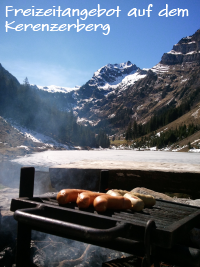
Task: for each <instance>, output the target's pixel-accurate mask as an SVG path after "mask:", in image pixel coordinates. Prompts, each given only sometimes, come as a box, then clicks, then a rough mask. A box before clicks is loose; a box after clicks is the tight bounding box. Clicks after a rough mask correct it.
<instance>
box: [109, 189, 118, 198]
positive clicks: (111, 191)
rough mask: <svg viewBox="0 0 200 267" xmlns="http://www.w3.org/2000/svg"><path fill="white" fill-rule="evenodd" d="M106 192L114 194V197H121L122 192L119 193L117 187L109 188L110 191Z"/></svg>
mask: <svg viewBox="0 0 200 267" xmlns="http://www.w3.org/2000/svg"><path fill="white" fill-rule="evenodd" d="M106 194H108V195H110V196H113V197H120V196H121V194H120V193H118V192H117V191H116V190H115V189H111V190H109V191H108V192H106Z"/></svg>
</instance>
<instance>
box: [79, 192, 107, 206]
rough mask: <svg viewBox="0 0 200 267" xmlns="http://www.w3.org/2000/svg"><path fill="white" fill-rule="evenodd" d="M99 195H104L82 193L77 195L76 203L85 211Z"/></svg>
mask: <svg viewBox="0 0 200 267" xmlns="http://www.w3.org/2000/svg"><path fill="white" fill-rule="evenodd" d="M101 195H105V193H99V192H92V191H88V192H82V193H80V194H78V197H77V201H76V203H77V205H78V207H79V208H83V209H86V208H88V207H89V206H91V205H92V204H93V201H94V199H95V198H96V197H98V196H101Z"/></svg>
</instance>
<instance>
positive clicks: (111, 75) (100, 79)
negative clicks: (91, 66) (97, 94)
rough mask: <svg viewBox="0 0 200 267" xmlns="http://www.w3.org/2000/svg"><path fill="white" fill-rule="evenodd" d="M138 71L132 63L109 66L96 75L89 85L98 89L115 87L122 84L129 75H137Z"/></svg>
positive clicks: (99, 70)
mask: <svg viewBox="0 0 200 267" xmlns="http://www.w3.org/2000/svg"><path fill="white" fill-rule="evenodd" d="M138 69H139V68H138V67H137V66H136V65H135V64H132V63H131V62H130V61H127V62H124V63H120V64H107V65H105V66H104V67H102V68H100V69H98V70H97V71H96V72H95V73H94V75H93V77H92V79H91V80H90V81H89V85H90V86H98V87H104V86H105V85H115V84H118V83H119V82H121V81H122V80H123V79H124V78H125V77H126V76H127V75H129V74H133V73H135V72H136V71H137V70H138Z"/></svg>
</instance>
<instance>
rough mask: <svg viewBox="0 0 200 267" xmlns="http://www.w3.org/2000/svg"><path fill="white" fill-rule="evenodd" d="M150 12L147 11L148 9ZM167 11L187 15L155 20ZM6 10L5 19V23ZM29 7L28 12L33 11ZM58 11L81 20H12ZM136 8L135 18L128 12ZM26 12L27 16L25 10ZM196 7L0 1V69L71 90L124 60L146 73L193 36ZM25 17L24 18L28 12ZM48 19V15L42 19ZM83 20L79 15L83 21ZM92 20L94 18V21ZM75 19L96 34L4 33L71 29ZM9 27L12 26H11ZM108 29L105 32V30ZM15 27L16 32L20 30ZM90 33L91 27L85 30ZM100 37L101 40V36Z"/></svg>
mask: <svg viewBox="0 0 200 267" xmlns="http://www.w3.org/2000/svg"><path fill="white" fill-rule="evenodd" d="M98 4H99V5H100V8H101V9H106V12H107V11H109V10H110V9H114V10H116V9H117V6H119V9H120V10H121V11H119V12H118V14H119V16H118V17H117V12H116V11H115V12H112V11H110V12H108V13H107V14H108V15H109V14H112V13H114V14H113V15H111V16H106V13H104V14H103V15H102V16H100V17H98V16H97V14H96V13H95V12H94V13H90V14H94V16H89V15H88V17H87V18H86V19H85V20H83V19H81V18H85V17H86V14H87V13H89V11H91V10H92V9H97V8H98ZM150 4H151V5H152V6H151V8H150V9H151V10H152V11H150V12H149V17H148V12H147V11H145V15H144V16H138V10H140V14H143V9H144V10H147V9H148V6H149V5H150ZM166 5H168V11H170V10H172V9H176V10H175V11H174V12H172V13H171V14H172V15H174V14H176V13H177V9H178V8H179V9H187V10H188V12H189V16H186V13H185V15H184V17H182V16H181V14H182V13H180V16H178V15H175V16H168V17H166V16H159V15H158V14H159V12H160V11H161V10H162V9H165V8H166ZM6 6H7V7H8V6H10V7H9V8H7V9H8V10H11V11H8V17H6ZM33 6H34V7H33ZM58 6H60V8H61V9H62V10H65V9H67V8H71V9H79V10H80V12H81V11H82V10H83V9H85V10H86V11H82V14H83V15H82V16H81V15H79V16H76V15H75V16H71V17H69V16H68V15H66V16H61V17H58V16H57V13H55V14H56V16H37V17H36V16H23V14H22V13H20V11H19V12H18V13H17V16H14V11H12V9H23V11H25V10H27V9H35V10H36V9H43V11H42V12H44V11H46V10H47V9H53V8H55V9H56V10H57V8H58ZM133 8H137V12H136V14H137V17H135V15H134V14H133V15H132V16H128V15H127V14H128V12H129V11H130V10H131V9H133ZM31 12H32V10H31ZM199 13H200V1H194V0H192V1H191V0H190V1H189V0H165V1H164V0H158V1H156V0H107V1H102V0H74V1H68V0H28V1H27V0H1V2H0V63H1V64H2V65H3V67H4V68H6V69H7V70H8V71H9V72H11V73H12V74H13V75H14V76H15V77H16V78H17V79H18V80H19V81H20V82H21V83H22V82H23V80H24V78H25V77H28V79H29V82H30V83H31V84H38V85H42V86H45V85H47V86H48V85H52V84H54V85H58V86H64V87H74V86H75V85H83V84H84V83H85V82H87V81H88V80H89V79H90V78H91V77H92V75H93V73H94V72H95V71H96V70H97V69H99V68H101V67H102V66H104V65H106V64H108V63H111V64H114V63H122V62H125V61H128V60H130V61H131V62H132V63H134V64H136V65H137V66H138V67H140V68H151V67H153V66H154V65H156V64H157V63H158V62H159V61H160V60H161V57H162V55H163V53H165V52H168V51H170V50H171V49H172V47H173V45H174V44H176V43H177V42H178V41H179V40H180V39H181V38H182V37H186V36H189V35H192V34H194V33H195V32H196V31H197V30H198V29H199V28H200V16H199ZM26 14H29V13H28V11H27V13H26ZM46 14H50V13H46ZM84 14H85V15H84ZM95 14H96V15H95ZM77 19H79V22H80V23H81V24H85V27H86V26H87V25H89V24H102V25H103V27H105V28H104V30H103V29H102V28H100V27H98V28H97V30H96V31H94V30H91V31H85V27H84V29H83V30H81V31H80V32H77V31H76V29H75V28H73V27H72V28H71V30H70V31H67V30H65V31H56V32H53V31H52V32H50V31H41V30H40V31H33V30H32V29H31V28H30V27H29V28H27V31H24V30H21V31H16V30H15V29H8V32H6V28H5V23H6V21H7V23H8V24H9V26H10V27H13V28H15V27H16V26H18V25H20V24H23V26H18V27H19V28H18V29H21V28H23V29H24V24H32V25H33V26H34V25H36V24H48V25H49V26H51V24H58V26H60V25H62V24H67V25H68V24H76V23H77ZM13 21H15V22H14V23H13V24H12V25H11V24H10V23H12V22H13ZM107 24H108V25H109V27H110V32H109V34H107V35H105V34H106V33H108V29H107V30H105V29H106V25H107ZM20 27H21V28H20ZM88 29H93V28H92V26H91V28H88ZM103 33H104V34H103Z"/></svg>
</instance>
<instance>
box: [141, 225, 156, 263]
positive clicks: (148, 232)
mask: <svg viewBox="0 0 200 267" xmlns="http://www.w3.org/2000/svg"><path fill="white" fill-rule="evenodd" d="M154 229H156V224H155V222H154V221H153V220H149V221H148V222H147V225H146V229H145V236H144V246H145V256H144V259H143V261H142V267H150V266H151V261H152V258H153V256H154V255H153V254H154V253H153V252H154V250H155V247H154V245H153V244H152V234H153V230H154ZM153 261H154V266H155V267H158V266H159V263H158V261H156V259H154V258H153Z"/></svg>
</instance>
